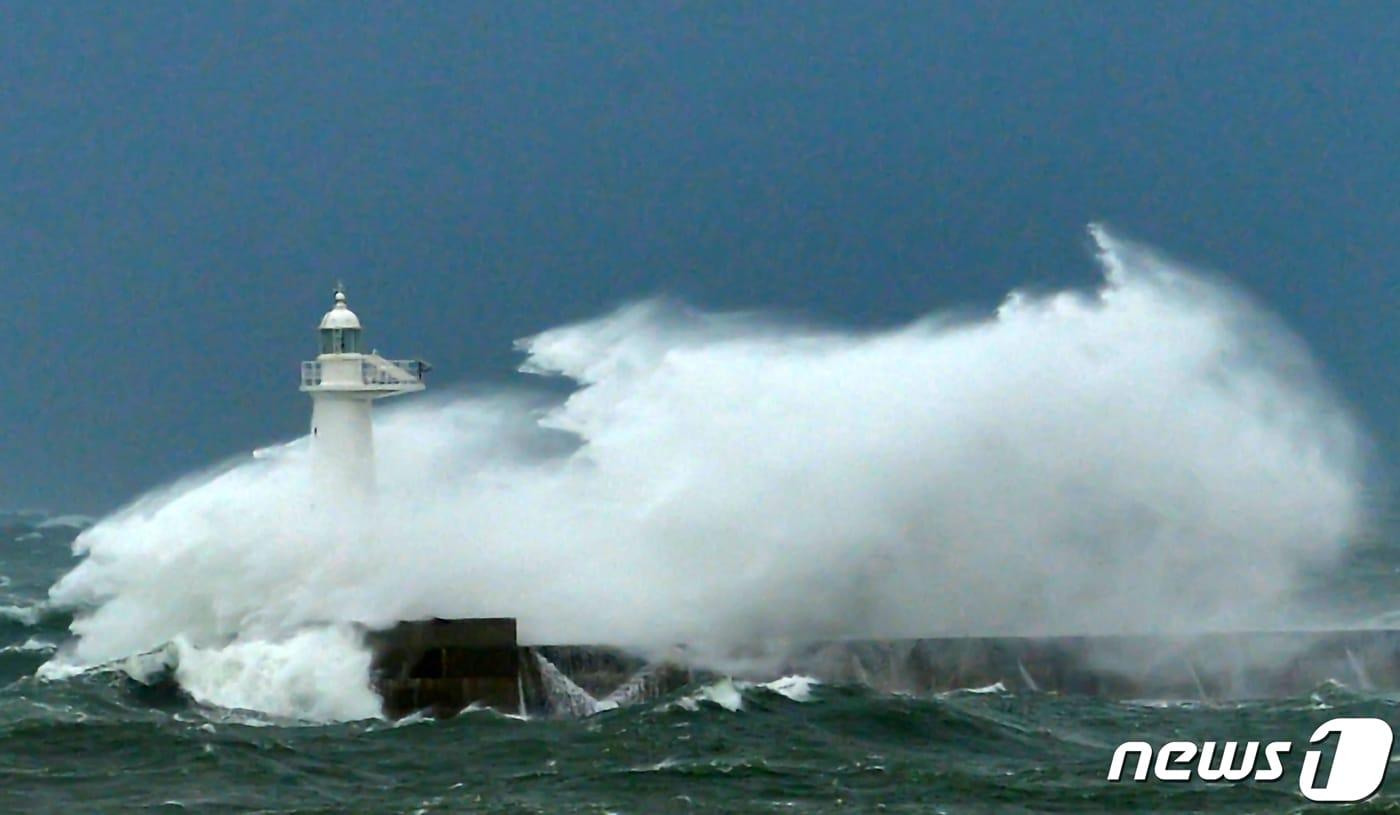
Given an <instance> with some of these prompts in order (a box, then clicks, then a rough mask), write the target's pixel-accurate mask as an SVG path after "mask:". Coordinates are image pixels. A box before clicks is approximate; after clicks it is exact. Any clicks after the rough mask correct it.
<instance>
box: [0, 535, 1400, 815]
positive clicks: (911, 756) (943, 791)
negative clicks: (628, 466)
mask: <svg viewBox="0 0 1400 815" xmlns="http://www.w3.org/2000/svg"><path fill="white" fill-rule="evenodd" d="M75 532H76V529H75V528H74V527H73V526H69V525H63V524H59V525H54V524H52V523H48V524H46V523H45V522H43V520H42V519H41V518H39V517H37V516H11V517H8V518H3V519H0V574H3V575H4V577H3V578H0V812H4V813H28V812H34V813H50V812H55V813H56V812H65V813H69V812H77V813H85V812H93V813H118V812H148V811H150V812H156V811H159V812H262V813H294V812H295V813H339V812H371V813H380V812H382V813H433V812H482V813H605V812H617V813H656V812H754V813H760V812H907V813H930V812H950V813H958V812H966V813H973V812H1073V813H1080V812H1190V811H1211V812H1309V811H1316V812H1325V811H1331V810H1332V809H1333V807H1331V806H1329V805H1322V804H1311V803H1310V802H1308V801H1307V800H1306V799H1304V798H1303V797H1302V796H1301V795H1300V794H1299V792H1298V785H1297V772H1298V769H1299V767H1300V765H1301V753H1302V749H1303V746H1304V744H1305V743H1306V741H1307V739H1308V737H1309V736H1310V735H1311V733H1312V731H1313V729H1314V728H1316V727H1317V726H1318V725H1320V724H1322V723H1323V722H1325V721H1327V720H1329V719H1331V718H1333V717H1337V716H1377V717H1380V718H1383V719H1386V720H1387V721H1389V722H1391V724H1392V726H1395V725H1400V697H1394V696H1391V695H1388V694H1379V693H1365V692H1361V691H1358V690H1356V689H1354V688H1350V687H1347V686H1346V685H1345V684H1341V683H1326V684H1324V685H1322V686H1319V687H1318V688H1316V689H1315V690H1314V691H1313V692H1311V693H1308V694H1304V695H1301V696H1298V697H1296V698H1288V699H1276V700H1268V701H1258V702H1246V703H1231V704H1211V703H1209V702H1200V701H1195V702H1166V701H1137V702H1122V701H1109V700H1104V699H1095V698H1084V697H1071V696H1057V695H1053V694H1041V693H1020V692H1016V693H1011V692H1006V691H1004V690H1001V689H1000V688H996V687H993V688H988V689H982V690H981V691H963V692H953V693H945V694H939V695H930V696H926V697H913V696H907V695H898V694H885V693H878V692H875V691H872V690H870V689H867V688H863V687H859V686H835V685H823V684H813V683H807V682H804V681H802V680H800V679H796V678H793V679H789V680H787V681H784V682H775V683H769V684H767V685H746V684H744V683H733V682H730V681H727V680H721V681H719V682H711V683H709V684H697V685H695V686H691V687H688V688H684V689H682V690H681V691H679V692H677V693H675V694H672V695H671V696H668V697H666V698H663V699H657V700H651V701H648V702H645V703H641V704H637V705H635V706H631V707H627V708H623V709H618V710H613V711H608V712H604V713H600V714H597V715H594V716H591V717H587V718H582V719H530V720H525V719H520V718H514V717H507V716H503V715H500V714H497V713H494V712H491V711H484V710H483V711H472V712H468V713H466V714H464V715H462V716H459V717H457V718H455V719H452V720H448V721H434V720H416V719H411V720H407V721H404V722H399V723H391V722H388V721H383V720H379V719H368V720H364V721H358V722H349V723H338V724H318V723H313V722H304V721H297V720H292V719H279V718H276V717H271V716H268V715H266V714H261V713H256V712H253V711H246V710H234V709H224V708H218V707H213V706H206V705H201V704H198V703H196V702H194V701H193V700H191V699H190V698H189V697H188V696H186V695H185V694H184V693H183V692H182V691H181V690H180V688H179V687H178V686H177V685H176V684H175V683H174V682H173V681H172V680H171V679H170V678H169V676H168V674H162V673H159V672H157V673H155V674H148V673H142V672H139V671H138V672H128V671H126V670H122V668H121V666H114V667H113V668H111V669H106V670H98V671H91V672H87V673H84V674H80V675H78V676H74V677H70V678H67V679H62V680H42V679H39V678H36V677H35V671H36V670H37V669H38V667H39V666H40V665H41V664H42V663H43V662H44V661H45V660H46V659H47V658H48V657H49V656H50V655H51V654H52V652H53V650H54V648H55V647H57V646H58V645H59V643H61V642H62V641H63V639H64V638H65V635H66V629H67V626H68V624H69V622H70V618H69V617H68V616H67V615H66V614H63V613H56V612H52V611H48V610H46V609H45V608H44V606H43V604H42V600H43V597H44V595H45V592H46V590H47V587H48V586H49V585H50V584H51V583H52V582H53V580H54V579H56V578H57V577H58V575H60V574H61V573H62V572H63V571H64V570H65V569H66V568H67V567H68V566H69V565H71V556H70V555H69V553H68V547H67V544H68V542H69V541H70V540H71V538H72V537H73V535H74V534H75ZM1385 551H1387V550H1385V548H1384V547H1371V549H1370V550H1368V551H1365V552H1362V553H1361V554H1359V555H1358V557H1357V558H1356V559H1355V561H1354V564H1353V567H1354V568H1353V571H1352V573H1351V574H1350V576H1349V578H1348V579H1350V580H1352V581H1353V584H1352V589H1353V590H1354V591H1355V592H1356V593H1365V591H1364V590H1363V588H1364V587H1366V586H1371V587H1374V589H1373V590H1372V591H1371V592H1370V594H1371V595H1372V596H1373V597H1374V598H1375V599H1376V601H1377V602H1383V601H1384V597H1385V595H1386V594H1388V593H1389V591H1390V588H1391V587H1392V585H1393V583H1394V579H1395V578H1394V574H1395V569H1394V568H1393V566H1389V565H1385V564H1386V563H1387V561H1386V560H1385V555H1384V552H1385ZM1389 562H1390V563H1393V562H1394V560H1393V559H1392V560H1391V561H1389ZM133 673H135V674H136V675H140V676H142V677H143V678H144V679H145V680H146V681H145V682H141V681H137V680H136V679H133V678H132V674H133ZM1129 739H1135V740H1145V741H1149V742H1151V743H1153V744H1156V745H1160V744H1162V743H1165V742H1167V741H1170V740H1179V739H1187V740H1212V739H1213V740H1227V739H1233V740H1251V739H1253V740H1259V741H1276V740H1286V741H1291V742H1293V743H1294V744H1295V745H1296V751H1295V753H1294V755H1293V760H1291V761H1289V762H1288V763H1287V765H1286V766H1287V769H1288V775H1287V776H1286V777H1285V778H1284V780H1283V781H1281V782H1278V783H1272V784H1258V783H1240V784H1207V783H1202V782H1191V783H1187V784H1167V783H1161V782H1151V783H1145V784H1133V783H1109V782H1107V781H1106V780H1105V775H1106V773H1107V769H1108V765H1109V761H1110V758H1111V756H1112V753H1113V750H1114V748H1115V747H1116V746H1117V745H1118V744H1119V743H1120V742H1122V741H1125V740H1129ZM1346 811H1349V812H1394V811H1400V782H1394V783H1391V784H1389V785H1387V786H1385V787H1384V788H1383V789H1382V791H1381V793H1380V794H1379V795H1378V796H1376V797H1375V798H1373V799H1371V800H1370V801H1368V802H1366V803H1364V804H1362V805H1359V806H1354V807H1351V808H1350V809H1348V810H1346Z"/></svg>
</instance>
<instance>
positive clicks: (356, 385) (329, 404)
mask: <svg viewBox="0 0 1400 815" xmlns="http://www.w3.org/2000/svg"><path fill="white" fill-rule="evenodd" d="M319 334H320V341H321V353H320V355H319V356H317V357H316V359H315V360H314V361H312V362H303V363H302V364H301V389H302V390H303V391H305V392H306V393H309V394H311V402H312V408H311V454H312V458H313V460H314V462H315V464H316V467H317V471H318V472H317V477H318V478H322V479H326V480H331V481H334V482H337V484H336V486H337V487H338V488H340V489H341V490H343V493H342V494H349V493H360V492H361V491H364V492H367V491H368V490H369V488H370V487H371V486H372V484H373V482H374V429H373V426H372V425H371V423H370V407H371V405H372V404H373V403H374V400H376V399H383V398H384V397H386V396H397V395H399V394H401V393H412V392H413V391H421V390H423V388H424V385H423V374H425V373H427V371H428V365H427V363H425V362H422V361H421V360H388V359H384V358H383V357H381V356H379V355H378V354H377V353H374V352H373V351H369V352H367V351H366V350H365V345H364V337H363V335H362V330H361V327H360V318H359V317H356V316H355V312H353V311H351V310H350V308H349V306H347V305H346V304H345V292H344V291H343V290H342V287H337V288H336V292H335V305H334V306H333V307H332V308H331V310H330V311H328V312H326V316H324V317H322V318H321V326H320V329H319Z"/></svg>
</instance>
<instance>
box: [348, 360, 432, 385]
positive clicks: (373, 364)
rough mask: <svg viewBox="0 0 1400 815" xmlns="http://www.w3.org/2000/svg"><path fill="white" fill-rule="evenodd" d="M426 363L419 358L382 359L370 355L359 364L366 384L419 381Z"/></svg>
mask: <svg viewBox="0 0 1400 815" xmlns="http://www.w3.org/2000/svg"><path fill="white" fill-rule="evenodd" d="M427 368H428V365H427V363H425V362H423V361H422V360H421V359H383V358H381V357H375V356H371V357H369V358H367V359H366V360H365V361H364V362H362V363H361V364H360V371H361V374H362V377H363V379H364V383H365V384H366V385H405V384H410V383H421V382H422V381H423V374H424V373H425V372H426V371H427Z"/></svg>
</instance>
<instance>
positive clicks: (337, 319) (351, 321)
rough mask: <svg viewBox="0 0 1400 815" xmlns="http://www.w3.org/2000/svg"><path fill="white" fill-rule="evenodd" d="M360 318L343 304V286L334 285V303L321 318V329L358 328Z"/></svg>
mask: <svg viewBox="0 0 1400 815" xmlns="http://www.w3.org/2000/svg"><path fill="white" fill-rule="evenodd" d="M359 327H360V318H359V317H356V316H355V312H353V311H351V310H350V307H349V306H347V305H345V287H344V286H336V288H335V305H334V306H333V307H332V308H331V310H330V311H327V312H326V316H324V317H322V318H321V330H322V331H325V330H327V329H332V328H342V329H343V328H359Z"/></svg>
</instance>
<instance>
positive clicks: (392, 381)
mask: <svg viewBox="0 0 1400 815" xmlns="http://www.w3.org/2000/svg"><path fill="white" fill-rule="evenodd" d="M347 362H350V360H343V359H342V360H335V361H332V362H329V363H325V362H322V361H321V360H313V361H310V362H303V363H302V364H301V389H302V390H304V391H332V390H343V391H371V392H376V391H377V392H382V393H383V394H384V395H386V396H387V395H390V394H394V393H409V392H411V391H418V390H422V389H423V387H424V385H423V375H424V374H426V373H427V372H428V371H429V370H430V368H431V366H429V365H428V363H426V362H424V361H423V360H421V359H384V358H383V357H380V356H378V355H376V354H365V355H363V356H361V357H360V359H359V363H360V364H359V368H358V370H357V369H356V368H355V367H354V365H353V364H351V365H346V364H345V363H347ZM357 373H358V376H357V375H356V374H357Z"/></svg>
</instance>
